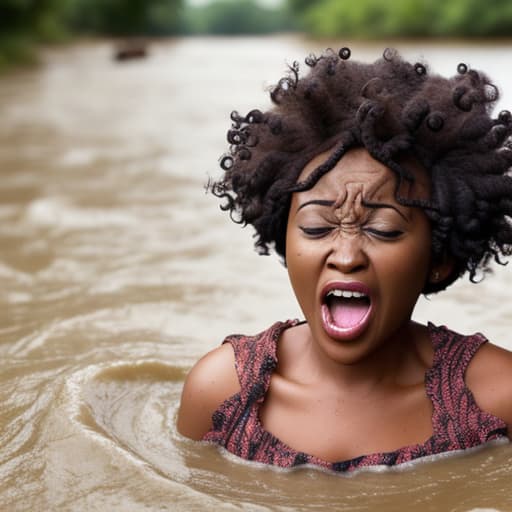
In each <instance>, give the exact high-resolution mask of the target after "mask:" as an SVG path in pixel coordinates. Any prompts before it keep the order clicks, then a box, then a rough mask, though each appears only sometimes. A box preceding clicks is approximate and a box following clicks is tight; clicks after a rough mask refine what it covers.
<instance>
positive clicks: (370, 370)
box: [304, 321, 430, 392]
mask: <svg viewBox="0 0 512 512" xmlns="http://www.w3.org/2000/svg"><path fill="white" fill-rule="evenodd" d="M310 336H311V334H310ZM426 337H427V334H426V329H425V327H424V326H421V325H418V324H416V323H414V322H412V321H410V322H408V323H407V324H406V325H405V326H403V327H401V328H400V329H398V330H397V331H396V332H395V333H394V334H393V335H392V336H391V337H389V338H388V339H387V340H386V341H384V342H383V343H381V345H380V347H377V348H376V349H375V350H372V351H371V352H370V353H369V354H368V355H366V356H364V355H363V356H361V357H358V358H355V359H354V360H353V361H351V360H350V357H349V355H348V354H349V353H350V351H351V350H352V349H353V348H354V347H351V346H348V348H347V351H346V353H347V357H346V358H345V361H344V360H343V358H342V357H339V358H338V359H337V360H336V359H335V358H334V357H332V355H330V354H327V353H326V352H325V351H323V349H322V347H321V346H320V345H319V344H318V343H315V342H314V341H313V340H311V339H310V341H309V343H308V350H307V351H306V352H305V353H304V357H306V358H307V359H308V360H309V365H310V368H311V371H310V372H309V373H308V375H309V378H308V380H311V381H315V382H317V383H318V384H320V383H325V384H329V385H332V384H334V385H335V386H336V387H338V388H340V389H351V390H357V389H359V390H360V391H362V392H364V391H365V390H366V391H368V392H370V391H372V390H374V389H375V388H376V387H377V386H378V387H382V386H383V385H408V384H416V383H418V381H422V380H423V379H424V376H425V371H426V369H427V368H428V367H429V366H430V364H429V359H430V355H429V354H427V353H426V350H428V345H429V344H425V343H424V341H425V338H426ZM426 347H427V348H426ZM340 348H342V347H340ZM355 349H356V350H357V347H355Z"/></svg>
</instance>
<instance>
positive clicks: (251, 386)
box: [224, 320, 297, 404]
mask: <svg viewBox="0 0 512 512" xmlns="http://www.w3.org/2000/svg"><path fill="white" fill-rule="evenodd" d="M295 323H297V321H296V320H288V321H286V322H276V323H275V324H273V325H272V326H271V327H270V328H269V329H267V330H265V331H263V332H261V333H259V334H256V335H255V336H244V335H240V334H234V335H231V336H228V337H227V338H226V339H225V340H224V343H230V344H231V346H232V347H233V350H234V352H235V367H236V372H237V375H238V381H239V383H240V396H241V398H242V401H243V402H245V403H247V404H250V403H253V402H254V401H256V400H263V398H264V397H265V394H266V392H267V391H268V388H269V386H270V378H271V376H272V372H273V371H274V369H275V368H276V366H277V341H278V340H279V337H280V336H281V333H282V332H283V331H284V330H285V329H287V328H288V327H291V326H292V325H295Z"/></svg>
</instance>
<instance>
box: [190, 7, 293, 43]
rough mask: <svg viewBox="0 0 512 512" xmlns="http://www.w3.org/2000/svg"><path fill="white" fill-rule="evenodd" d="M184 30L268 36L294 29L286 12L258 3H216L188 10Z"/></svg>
mask: <svg viewBox="0 0 512 512" xmlns="http://www.w3.org/2000/svg"><path fill="white" fill-rule="evenodd" d="M183 27H184V31H185V32H187V33H191V34H228V35H240V34H264V33H272V32H278V31H283V30H291V29H292V28H293V27H294V25H293V19H292V16H291V15H290V13H289V12H288V11H287V10H286V9H270V8H265V7H263V6H261V5H259V4H258V3H257V2H256V1H254V0H213V1H212V2H211V3H209V4H206V5H205V6H202V7H196V8H191V7H189V8H188V9H186V10H185V18H184V25H183Z"/></svg>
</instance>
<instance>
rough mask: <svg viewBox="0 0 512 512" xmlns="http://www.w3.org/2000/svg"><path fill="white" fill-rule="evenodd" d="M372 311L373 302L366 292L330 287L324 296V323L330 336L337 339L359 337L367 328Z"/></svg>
mask: <svg viewBox="0 0 512 512" xmlns="http://www.w3.org/2000/svg"><path fill="white" fill-rule="evenodd" d="M358 288H362V287H359V286H358ZM370 311H371V300H370V296H369V294H368V293H367V292H366V291H362V290H347V289H345V287H339V288H336V287H330V288H329V289H328V290H327V291H326V292H325V293H324V295H323V300H322V321H323V323H324V328H325V330H326V331H327V332H328V334H329V335H330V336H333V337H335V338H346V337H355V336H357V335H358V334H359V333H360V332H361V331H362V330H363V329H364V328H365V327H366V325H367V321H368V319H369V316H370Z"/></svg>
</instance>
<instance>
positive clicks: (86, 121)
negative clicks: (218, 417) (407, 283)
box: [0, 37, 512, 512]
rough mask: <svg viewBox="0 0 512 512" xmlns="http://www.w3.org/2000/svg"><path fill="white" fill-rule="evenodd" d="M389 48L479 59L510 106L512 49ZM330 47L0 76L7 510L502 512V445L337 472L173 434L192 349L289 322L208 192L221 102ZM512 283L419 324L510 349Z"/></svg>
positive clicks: (104, 52)
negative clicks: (223, 449) (236, 454)
mask: <svg viewBox="0 0 512 512" xmlns="http://www.w3.org/2000/svg"><path fill="white" fill-rule="evenodd" d="M322 46H323V45H322ZM398 47H399V48H401V49H402V51H403V53H404V54H405V55H406V56H408V57H412V58H418V57H420V58H421V57H422V56H425V58H427V59H429V60H430V61H431V62H432V63H433V64H435V67H436V68H437V69H439V70H441V71H442V72H445V73H449V72H450V73H451V72H452V71H453V70H455V67H456V65H457V63H458V62H459V61H461V60H463V61H467V62H468V63H470V64H472V65H473V66H475V67H479V66H485V67H486V69H488V70H489V72H490V73H491V74H492V75H493V76H495V78H496V79H497V80H498V81H499V83H500V84H501V85H502V86H504V101H503V106H506V104H508V105H509V106H512V86H511V85H510V84H511V83H512V81H511V78H512V77H511V75H510V65H509V63H510V56H511V47H510V46H508V45H501V46H499V47H496V46H485V45H484V46H483V45H474V46H470V47H468V46H462V45H451V46H446V45H438V46H433V45H418V46H416V47H414V46H413V47H403V45H402V46H400V45H399V46H398ZM320 48H321V46H320V45H318V44H315V43H312V44H309V43H307V42H304V41H302V40H301V39H299V38H292V37H282V38H271V39H241V40H222V39H214V40H201V39H197V40H175V41H168V42H161V43H156V44H154V45H153V47H152V48H151V56H150V58H149V59H146V60H141V61H133V62H127V63H125V64H123V65H116V64H114V63H113V62H112V60H111V52H112V48H111V46H110V44H109V43H108V42H101V43H91V44H83V45H79V46H75V47H71V48H67V49H63V50H59V51H52V52H48V53H47V54H46V55H45V59H44V65H43V66H42V67H41V68H39V69H36V70H33V71H30V72H20V73H17V74H14V75H10V76H8V77H3V78H2V79H1V80H0V112H1V116H0V177H1V178H0V276H1V282H2V286H1V290H0V301H1V307H0V357H1V360H2V365H1V372H0V401H1V404H2V405H1V415H0V464H1V465H0V510H2V511H15V510H16V511H17V510H27V511H29V510H30V511H39V510H41V511H47V510H58V511H61V510H72V511H90V510H101V511H104V510H122V511H163V510H172V511H186V512H190V511H202V510H209V509H212V510H226V511H229V510H246V511H269V510H280V511H292V510H304V511H306V510H345V511H366V510H381V511H396V510H415V511H439V510H443V511H447V510H452V511H469V510H473V509H486V510H487V509H490V510H500V511H508V510H512V491H511V488H510V481H511V478H512V449H511V448H510V447H509V446H495V447H490V448H487V449H485V450H481V451H477V452H475V453H471V454H467V455H465V456H464V457H456V458H449V459H442V460H438V461H435V462H432V463H428V464H421V465H418V466H415V467H414V468H411V469H408V470H404V471H400V472H387V473H379V474H376V473H362V474H359V475H356V476H354V477H351V478H345V477H339V476H332V475H327V474H324V473H321V472H319V471H314V470H300V471H295V472H292V473H289V472H280V471H275V470H271V469H268V468H260V467H255V466H252V465H247V464H241V463H240V462H237V461H235V460H233V459H231V458H229V457H226V456H224V455H222V454H220V453H219V452H218V451H217V450H216V449H215V448H213V447H210V446H203V445H201V444H198V443H192V442H189V441H187V440H185V439H183V438H180V437H179V435H178V434H177V433H176V429H175V416H176V409H177V405H178V400H179V394H180V391H181V385H182V382H183V378H184V375H185V374H186V372H187V370H188V369H189V368H190V366H191V365H192V364H193V362H194V361H195V360H196V359H197V358H198V357H199V356H200V355H201V354H203V353H204V352H205V351H207V350H209V349H211V348H212V347H214V346H216V345H217V344H218V343H219V342H220V341H221V339H222V338H223V337H224V335H226V334H228V333H231V332H245V333H251V332H258V331H259V330H261V329H263V328H265V327H267V326H268V325H269V324H270V323H272V322H273V321H274V320H276V319H285V318H290V317H296V316H300V313H299V311H298V309H297V306H296V305H295V303H294V300H293V297H292V294H291V291H290V288H289V285H288V283H287V279H286V273H285V271H284V270H283V268H282V267H281V266H280V265H279V263H278V262H277V261H276V259H275V258H264V257H258V256H257V255H256V254H255V253H253V251H252V240H251V232H250V231H249V230H241V229H239V228H238V227H237V226H234V225H232V224H231V223H230V222H229V221H228V220H227V218H225V216H224V215H223V214H222V213H221V212H219V210H218V206H217V203H216V202H215V201H214V200H213V199H212V198H211V197H208V196H206V195H205V194H204V191H203V184H204V182H205V181H206V180H207V177H208V173H212V174H214V175H215V174H216V172H217V171H216V169H217V164H216V163H217V158H218V156H219V154H220V153H221V152H222V151H223V150H224V147H225V145H224V133H225V131H226V129H227V127H228V114H229V111H230V110H231V109H233V108H237V109H239V110H241V111H247V110H248V109H250V108H253V107H256V106H260V107H265V106H266V105H267V100H266V96H265V94H264V93H263V90H264V88H265V87H266V86H268V85H270V84H271V83H273V82H274V81H276V80H277V79H278V78H279V77H280V76H281V72H282V70H283V69H284V65H285V59H288V61H289V62H291V61H292V60H293V59H294V58H299V57H303V56H304V55H306V54H307V53H309V51H311V50H312V49H313V50H318V49H320ZM352 48H353V52H354V55H355V56H358V57H360V58H362V59H367V58H372V59H373V58H375V57H376V56H377V55H379V53H380V45H379V46H375V47H371V46H362V45H353V47H352ZM507 87H508V89H507ZM511 287H512V271H510V270H508V269H499V271H497V273H496V275H495V276H493V277H491V278H489V279H487V280H486V281H485V282H484V283H482V284H480V285H478V286H472V285H469V284H467V283H461V284H459V285H457V286H455V287H454V288H453V289H452V290H451V291H449V292H447V293H445V294H444V295H440V296H438V297H435V298H433V299H431V300H430V301H428V302H427V301H422V302H421V304H420V305H419V307H418V312H417V317H418V318H419V319H422V320H426V319H431V320H433V321H435V322H436V323H448V324H449V325H450V326H451V327H453V328H456V329H459V330H461V331H463V332H471V331H475V330H483V331H484V332H485V333H486V334H487V335H488V336H489V337H490V338H491V339H493V340H494V341H495V342H496V343H498V344H500V345H502V346H508V347H512V338H511V337H510V325H511V324H510V312H509V306H508V304H509V298H510V289H511Z"/></svg>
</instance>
